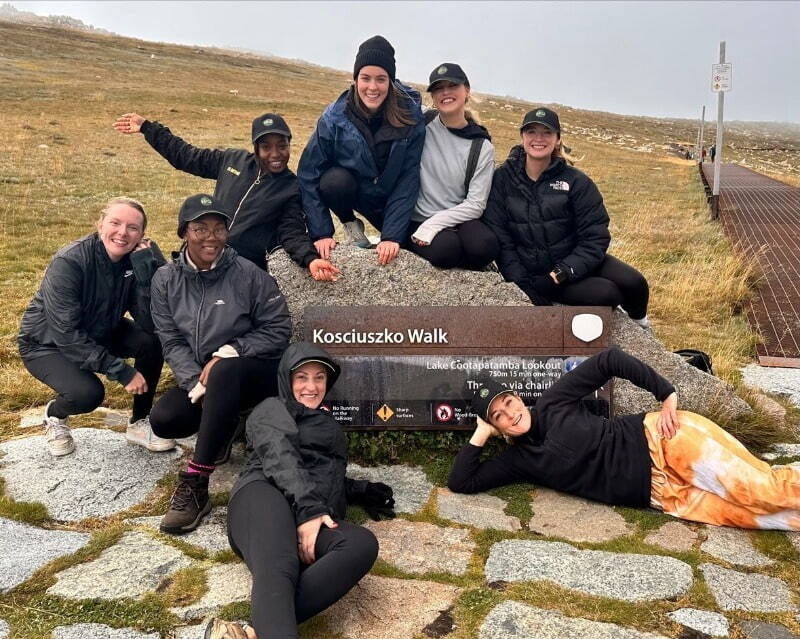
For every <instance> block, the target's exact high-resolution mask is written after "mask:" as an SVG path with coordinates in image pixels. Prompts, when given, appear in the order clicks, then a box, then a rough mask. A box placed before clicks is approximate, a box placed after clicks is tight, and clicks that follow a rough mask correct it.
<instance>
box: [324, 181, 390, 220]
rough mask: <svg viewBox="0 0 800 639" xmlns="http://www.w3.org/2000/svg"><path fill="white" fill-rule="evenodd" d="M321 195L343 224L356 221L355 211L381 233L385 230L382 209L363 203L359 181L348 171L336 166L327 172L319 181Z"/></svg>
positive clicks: (325, 203)
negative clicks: (382, 229)
mask: <svg viewBox="0 0 800 639" xmlns="http://www.w3.org/2000/svg"><path fill="white" fill-rule="evenodd" d="M319 193H320V196H321V197H322V203H323V204H324V205H325V206H327V207H328V208H329V209H330V210H331V211H333V212H334V213H335V214H336V217H338V218H339V221H340V222H341V223H342V224H344V223H345V222H352V221H353V220H355V219H356V216H355V214H354V213H353V209H355V210H356V211H358V212H359V213H361V215H363V216H364V217H365V218H367V220H368V221H369V223H370V224H372V226H374V227H375V228H376V229H378V230H379V231H380V230H381V228H383V211H382V210H381V209H382V207H379V206H377V205H375V204H373V205H370V204H369V203H367V202H363V201H362V199H361V197H360V192H359V189H358V181H357V180H356V178H355V176H354V175H353V174H352V173H351V172H350V171H348V170H347V169H344V168H342V167H340V166H334V167H331V168H330V169H328V170H327V171H325V173H323V174H322V177H320V179H319Z"/></svg>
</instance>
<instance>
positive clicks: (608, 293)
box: [582, 278, 624, 308]
mask: <svg viewBox="0 0 800 639" xmlns="http://www.w3.org/2000/svg"><path fill="white" fill-rule="evenodd" d="M623 299H624V298H623V295H622V291H620V289H619V287H618V286H617V285H616V284H615V283H614V282H612V281H611V280H604V279H600V278H598V279H597V281H595V282H593V287H592V292H591V301H590V302H589V301H587V302H582V303H590V304H591V305H593V306H610V307H612V308H616V307H617V306H619V305H620V304H622V302H623Z"/></svg>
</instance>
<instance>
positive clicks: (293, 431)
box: [231, 342, 347, 526]
mask: <svg viewBox="0 0 800 639" xmlns="http://www.w3.org/2000/svg"><path fill="white" fill-rule="evenodd" d="M307 360H319V361H323V362H326V363H327V364H328V365H330V366H331V367H332V368H333V371H334V372H330V371H329V372H328V384H327V388H326V391H330V389H331V388H332V387H333V385H334V383H335V382H336V380H337V378H338V377H339V370H340V369H339V366H338V364H336V362H334V361H333V360H332V359H331V357H330V355H328V353H327V352H325V351H324V350H323V349H321V348H320V347H319V346H316V345H314V344H309V343H308V342H299V343H296V344H292V345H291V346H289V348H288V349H287V350H286V352H285V353H284V354H283V357H282V358H281V361H280V364H279V366H278V397H268V398H267V399H265V400H264V401H262V402H261V403H260V404H258V406H256V407H255V408H254V409H253V412H252V413H251V414H250V417H249V418H248V419H247V444H248V449H250V450H251V453H250V456H249V458H248V460H247V465H246V466H245V468H244V470H243V471H242V473H241V475H240V476H239V479H238V480H237V481H236V484H235V485H234V487H233V490H232V491H231V498H233V495H235V494H236V492H237V491H238V490H240V489H241V488H242V487H243V486H246V485H247V484H249V483H251V482H254V481H258V480H262V479H264V478H266V479H267V480H268V481H269V482H270V483H271V484H273V485H274V486H275V487H276V488H277V489H278V490H280V491H281V492H282V493H283V494H284V496H285V497H286V499H287V500H288V502H289V504H290V505H291V507H292V509H293V511H294V516H295V522H296V524H297V525H298V526H299V525H300V524H302V523H303V522H306V521H308V520H310V519H314V518H315V517H319V516H320V515H330V516H331V517H332V518H333V519H342V518H343V517H344V515H345V511H346V509H347V501H346V484H345V470H346V467H347V439H346V437H345V434H344V432H343V431H342V427H341V426H340V425H339V423H338V422H337V421H336V420H335V419H334V418H333V417H332V416H331V414H330V413H329V412H327V411H326V410H324V409H311V408H306V407H305V406H303V405H302V404H300V403H299V402H298V401H296V400H295V399H294V394H293V393H292V383H291V377H290V375H291V370H292V369H293V368H295V367H297V366H299V365H301V364H302V363H303V362H304V361H307Z"/></svg>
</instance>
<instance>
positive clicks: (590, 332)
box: [572, 313, 603, 343]
mask: <svg viewBox="0 0 800 639" xmlns="http://www.w3.org/2000/svg"><path fill="white" fill-rule="evenodd" d="M572 334H573V335H574V336H575V337H577V338H578V339H579V340H581V341H582V342H586V343H589V342H592V341H594V340H596V339H597V338H598V337H600V336H601V335H602V334H603V319H602V318H601V317H600V316H599V315H595V314H594V313H580V314H579V315H576V316H575V317H573V318H572Z"/></svg>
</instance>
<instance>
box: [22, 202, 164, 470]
mask: <svg viewBox="0 0 800 639" xmlns="http://www.w3.org/2000/svg"><path fill="white" fill-rule="evenodd" d="M146 227H147V216H146V214H145V212H144V208H143V206H142V205H141V203H139V202H137V201H136V200H132V199H130V198H126V197H115V198H113V199H111V200H109V201H108V203H107V204H106V205H105V207H104V208H103V211H102V213H101V214H100V220H99V221H98V222H97V231H95V232H94V233H91V234H90V235H87V236H86V237H83V238H81V239H80V240H76V241H75V242H72V243H71V244H68V245H67V246H65V247H64V248H62V249H61V250H59V251H58V253H56V255H55V257H54V258H53V260H52V262H50V266H49V267H48V268H47V271H46V272H45V274H44V279H42V283H41V284H40V286H39V290H38V291H37V292H36V295H34V297H33V299H32V300H31V302H30V304H29V305H28V308H27V309H26V310H25V313H24V315H23V316H22V324H21V326H20V332H19V335H18V337H17V341H18V343H19V352H20V355H21V356H22V362H23V364H25V368H27V369H28V372H30V374H31V375H33V376H34V377H35V378H36V379H38V380H39V381H41V382H42V383H44V384H47V386H49V387H50V388H52V389H53V390H54V391H55V392H56V393H57V397H56V398H55V399H54V400H52V401H51V402H50V403H49V404H47V407H46V408H45V411H44V427H45V439H46V441H47V447H48V449H49V450H50V453H51V454H52V455H54V456H60V455H68V454H70V453H71V452H72V451H73V450H75V442H74V441H73V439H72V434H71V433H70V429H69V423H68V420H69V417H70V415H79V414H82V413H89V412H91V411H93V410H94V409H95V408H97V407H98V406H99V405H100V404H101V403H102V401H103V397H104V395H105V389H104V388H103V384H102V382H101V381H100V380H99V379H98V378H97V375H96V374H97V373H101V374H103V375H105V376H106V377H107V378H108V379H111V380H114V381H116V382H119V383H120V384H121V385H122V386H123V387H124V388H125V390H126V391H127V392H128V393H130V394H132V395H133V413H132V415H131V419H130V422H129V423H128V429H127V431H126V434H125V437H126V438H127V439H128V441H131V442H133V443H136V444H139V445H140V446H144V447H145V448H147V449H148V450H152V451H164V450H170V449H171V448H174V447H175V442H174V441H173V440H171V439H160V438H158V437H155V436H154V435H153V433H152V431H151V429H150V422H149V420H148V415H149V413H150V407H151V406H152V404H153V393H155V390H156V385H157V384H158V378H159V377H160V376H161V368H162V366H163V364H164V360H163V357H162V355H161V346H160V344H159V343H158V339H157V338H156V337H155V335H153V325H152V321H151V319H150V279H151V277H152V275H153V273H154V272H155V269H156V268H158V266H160V265H161V264H163V263H164V258H163V257H162V255H161V252H160V251H159V250H158V247H157V246H156V245H155V244H154V243H153V244H151V242H150V240H149V239H147V238H145V237H144V231H145V228H146ZM129 311H130V313H131V315H132V316H133V321H131V320H129V319H127V318H125V317H124V315H125V313H127V312H129ZM128 357H133V358H135V361H134V366H130V365H128V364H127V362H126V361H125V359H126V358H128Z"/></svg>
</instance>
